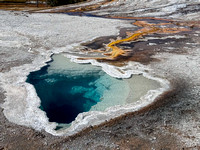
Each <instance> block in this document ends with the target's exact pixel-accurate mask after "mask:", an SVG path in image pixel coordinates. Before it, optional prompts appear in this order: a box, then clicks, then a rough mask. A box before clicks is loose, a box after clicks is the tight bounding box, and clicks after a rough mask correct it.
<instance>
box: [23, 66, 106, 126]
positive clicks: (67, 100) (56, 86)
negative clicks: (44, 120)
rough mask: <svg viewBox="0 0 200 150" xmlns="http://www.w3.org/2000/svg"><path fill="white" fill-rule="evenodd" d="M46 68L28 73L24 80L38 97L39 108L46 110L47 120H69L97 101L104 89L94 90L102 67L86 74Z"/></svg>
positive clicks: (66, 121)
mask: <svg viewBox="0 0 200 150" xmlns="http://www.w3.org/2000/svg"><path fill="white" fill-rule="evenodd" d="M49 67H50V65H47V66H45V67H43V68H41V69H40V70H38V71H35V72H31V73H30V74H29V75H28V78H27V82H28V83H31V84H32V85H34V87H35V89H36V92H37V95H38V97H39V98H40V99H41V106H40V109H42V110H43V111H45V112H46V114H47V117H48V118H49V121H50V122H57V123H71V122H72V121H73V120H75V118H76V117H77V115H78V114H79V113H82V112H87V111H89V110H90V108H91V107H92V106H93V105H95V104H97V102H99V101H100V98H101V94H102V92H103V91H104V89H103V90H102V89H101V90H96V89H97V87H96V85H95V81H96V80H97V79H99V77H100V76H101V74H102V73H103V72H102V71H101V70H96V71H94V72H92V73H91V72H90V73H88V74H87V75H81V74H77V75H68V73H67V70H65V73H53V74H52V73H51V74H49V73H48V71H47V70H48V68H49ZM70 73H71V70H69V74H70ZM103 74H105V73H103ZM104 88H105V86H104ZM105 90H106V88H105Z"/></svg>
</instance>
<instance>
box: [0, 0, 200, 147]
mask: <svg viewBox="0 0 200 150" xmlns="http://www.w3.org/2000/svg"><path fill="white" fill-rule="evenodd" d="M125 2H126V1H119V2H118V3H117V2H115V3H113V4H112V3H110V4H107V5H106V6H104V7H103V8H102V11H101V9H100V10H98V11H96V12H93V13H95V14H101V13H102V14H106V13H108V12H109V14H112V12H113V15H116V14H118V15H120V16H129V15H130V14H131V13H132V14H134V12H135V11H137V12H142V13H138V14H139V16H142V15H144V16H152V17H154V16H158V17H159V16H162V17H163V16H164V17H165V18H168V16H169V18H174V19H175V20H176V19H177V20H180V19H181V20H182V22H185V21H188V20H191V18H193V20H198V17H199V1H192V2H186V1H179V4H178V5H177V3H178V1H176V2H175V1H174V2H171V3H170V1H169V2H166V1H154V2H155V3H153V2H152V3H150V2H149V3H148V2H145V4H146V5H145V6H144V5H142V4H141V3H140V4H139V2H138V3H137V4H138V5H137V7H136V8H135V9H134V10H131V9H132V7H133V6H135V3H136V1H134V3H133V4H132V5H131V4H130V3H131V1H128V2H127V5H126V3H125ZM155 4H157V6H156V7H157V8H155ZM81 5H83V4H81ZM119 5H120V6H122V7H121V8H124V9H121V11H122V10H124V11H123V12H124V13H122V12H121V11H120V9H118V7H119ZM128 5H129V6H131V7H128ZM144 7H145V8H144ZM168 7H169V8H168ZM62 8H63V7H62ZM125 8H127V9H125ZM158 8H159V9H158ZM161 8H163V9H161ZM167 8H168V9H167ZM172 8H178V9H173V12H172V10H170V9H172ZM194 8H195V9H194ZM147 9H148V10H149V11H147ZM125 10H126V11H125ZM180 10H181V12H187V13H182V14H181V13H180ZM130 11H132V12H130ZM166 11H167V13H166ZM170 11H171V13H170ZM129 12H130V13H129ZM145 12H148V13H146V15H145V14H144V13H145ZM149 12H153V13H154V14H149ZM0 13H1V14H0V18H1V20H3V21H1V23H0V31H1V32H0V64H1V65H0V71H1V73H2V74H4V73H8V72H9V71H10V69H12V67H15V66H21V65H23V64H30V63H31V62H32V61H33V60H34V59H36V58H37V57H39V55H42V54H41V52H43V53H45V52H46V51H52V52H54V51H56V50H55V49H65V47H66V45H73V44H75V45H76V44H77V43H80V42H85V41H89V40H91V39H94V38H96V37H101V36H109V35H117V34H118V32H119V28H118V27H130V26H129V25H128V23H127V22H126V21H124V22H123V21H118V20H107V19H106V20H101V19H100V18H92V19H91V18H89V19H88V18H87V17H75V16H67V15H66V16H65V15H57V14H29V13H24V12H9V11H0ZM155 13H156V15H155ZM122 14H123V15H122ZM124 14H125V15H124ZM128 14H129V15H128ZM160 14H162V15H160ZM163 14H164V15H163ZM180 14H181V15H180ZM88 22H90V24H89V25H88ZM187 24H188V23H187ZM75 25H76V26H75ZM72 26H73V27H72ZM74 26H75V27H74ZM69 27H70V28H69ZM193 28H195V29H192V32H190V33H189V34H188V35H186V34H185V35H179V37H181V38H182V37H183V36H186V37H184V38H183V39H180V40H177V39H176V38H174V37H173V38H171V40H169V41H163V43H162V42H160V43H161V45H159V43H156V42H155V41H154V42H155V43H156V44H157V46H158V47H156V48H160V49H161V50H160V51H156V52H155V53H154V55H153V56H152V57H153V58H156V59H158V60H159V61H154V62H150V63H149V64H147V67H149V68H151V69H152V70H151V71H150V73H151V74H154V75H156V76H159V77H162V78H166V79H168V80H169V81H170V82H171V85H172V87H173V90H172V91H171V92H168V93H165V94H164V95H162V96H161V97H160V98H159V99H157V101H156V102H154V103H153V104H152V105H150V106H149V107H146V108H144V109H142V110H140V111H137V112H133V113H129V114H127V115H124V116H122V117H119V118H116V119H113V120H111V121H110V122H107V123H105V124H102V125H100V126H98V127H91V128H89V129H87V130H85V131H83V132H81V133H80V134H77V135H75V136H72V137H57V136H53V135H50V134H48V133H46V132H45V131H36V130H34V129H32V128H30V127H25V126H20V125H17V124H15V123H12V122H14V120H11V121H12V122H10V121H8V120H7V119H6V118H5V116H4V113H3V108H0V111H1V113H0V149H2V150H4V149H13V150H16V149H19V150H25V149H27V150H30V149H42V150H43V149H74V150H77V149H102V150H104V149H121V150H129V149H141V150H143V149H147V150H148V149H156V150H157V149H159V150H160V149H162V150H167V149H172V150H176V149H177V150H179V149H188V150H189V149H193V150H198V149H200V112H199V111H200V102H199V101H200V69H199V68H200V58H199V57H200V38H199V37H200V36H199V35H200V30H199V29H198V23H197V24H194V25H193ZM66 33H67V34H66ZM169 36H170V35H167V37H168V39H170V37H169ZM152 37H154V38H155V36H154V35H151V36H149V37H148V36H147V37H146V38H147V39H151V38H152ZM157 38H159V37H157ZM173 40H174V41H175V43H177V44H174V45H173ZM161 41H162V40H161ZM151 42H152V41H151ZM151 42H149V43H151ZM149 43H146V44H147V45H148V44H149ZM149 45H150V44H149ZM142 46H143V47H144V48H145V47H146V45H142ZM147 49H152V48H151V47H147ZM171 49H176V50H177V49H178V52H177V51H176V53H173V52H170V50H171ZM167 50H169V51H167ZM6 95H7V94H6V93H5V91H3V88H1V89H0V103H1V105H2V104H3V103H4V101H5V99H6ZM14 100H15V98H13V101H14ZM15 105H16V107H17V104H15ZM24 105H25V104H24Z"/></svg>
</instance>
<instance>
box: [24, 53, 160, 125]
mask: <svg viewBox="0 0 200 150" xmlns="http://www.w3.org/2000/svg"><path fill="white" fill-rule="evenodd" d="M52 58H53V60H52V61H51V62H49V63H48V65H47V66H45V67H43V68H41V69H40V70H38V71H35V72H31V73H30V74H29V75H28V78H27V82H28V83H30V84H32V85H33V86H34V87H35V89H36V92H37V95H38V97H39V98H40V100H41V105H40V109H42V110H43V111H45V112H46V115H47V117H48V118H49V121H50V122H57V123H60V124H63V123H64V124H70V123H71V122H72V121H74V120H75V118H76V117H77V115H78V114H79V113H82V112H88V111H104V110H105V109H106V108H108V107H111V106H115V105H125V104H128V103H133V102H134V101H137V100H139V98H140V97H141V96H143V95H145V94H146V93H147V91H149V90H150V89H157V88H159V87H160V84H159V83H158V82H156V81H153V80H149V79H147V78H145V77H143V76H141V75H134V76H133V77H131V78H129V79H117V78H113V77H111V76H109V75H108V74H106V73H105V72H104V71H102V69H101V67H97V66H93V65H91V64H77V63H74V62H71V61H70V60H69V59H68V58H66V57H64V56H63V55H54V56H53V57H52Z"/></svg>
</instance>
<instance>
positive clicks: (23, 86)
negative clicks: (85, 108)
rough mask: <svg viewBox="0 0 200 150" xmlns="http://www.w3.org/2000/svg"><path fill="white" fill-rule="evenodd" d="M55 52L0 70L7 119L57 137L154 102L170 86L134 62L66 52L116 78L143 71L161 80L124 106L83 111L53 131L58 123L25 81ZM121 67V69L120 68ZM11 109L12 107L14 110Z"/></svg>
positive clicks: (71, 133)
mask: <svg viewBox="0 0 200 150" xmlns="http://www.w3.org/2000/svg"><path fill="white" fill-rule="evenodd" d="M51 55H52V53H50V52H49V53H44V55H42V56H39V57H37V58H36V59H35V60H34V61H33V63H32V64H25V65H22V66H19V67H13V68H12V69H11V70H10V71H9V72H6V73H0V78H1V79H2V80H1V84H2V87H3V88H4V90H5V91H6V94H5V95H6V99H5V103H4V104H2V106H1V107H3V108H4V110H3V113H4V115H5V116H6V118H7V119H8V120H9V121H11V122H14V123H16V124H19V125H24V126H28V127H32V128H34V129H36V130H39V131H40V130H45V131H46V132H48V133H51V134H53V135H56V136H63V135H64V136H69V135H73V134H75V133H78V132H79V131H81V130H83V129H85V128H87V127H89V126H93V125H99V124H101V123H103V122H105V121H108V120H110V119H112V118H115V117H118V116H120V115H123V114H125V113H127V112H134V111H137V110H139V109H141V108H143V107H145V106H147V105H149V104H150V103H152V102H153V101H154V100H155V99H156V98H157V97H158V96H159V95H160V94H162V93H163V92H165V91H167V90H169V89H170V86H169V82H168V81H167V80H164V79H161V78H157V77H153V76H151V75H150V74H147V73H146V72H144V70H147V69H148V68H145V67H144V66H143V65H141V64H139V63H135V62H130V63H129V64H128V65H126V66H124V67H114V66H111V65H108V64H106V63H99V62H97V61H96V60H92V59H91V60H78V59H77V57H76V56H73V55H69V54H65V56H66V57H68V58H70V59H71V61H73V62H77V63H91V64H92V65H96V66H101V67H102V70H103V71H105V72H106V73H107V74H109V75H110V76H112V77H115V78H130V77H131V75H133V74H141V73H142V74H143V76H144V77H146V78H149V79H151V80H156V81H158V82H159V83H160V85H161V88H158V89H156V90H150V91H148V92H147V94H146V95H144V96H143V97H141V98H140V99H139V100H138V101H136V102H134V103H131V104H127V105H124V106H119V105H117V106H113V107H109V108H107V109H106V110H105V111H91V112H84V113H80V114H79V115H78V116H77V117H76V119H75V121H73V122H72V123H71V126H70V127H68V128H66V129H64V128H63V129H62V130H58V131H56V130H54V129H55V128H56V126H57V123H55V122H49V121H48V118H47V116H46V114H45V112H44V111H42V110H41V109H39V106H40V99H39V97H38V96H37V94H36V91H35V88H34V87H33V85H31V84H29V83H27V82H25V81H26V79H27V75H28V74H29V73H30V72H32V71H36V70H39V69H40V68H41V67H43V66H44V65H46V62H48V61H50V60H51V57H50V56H51ZM119 69H120V70H121V71H119ZM122 72H123V73H122ZM11 108H12V109H11Z"/></svg>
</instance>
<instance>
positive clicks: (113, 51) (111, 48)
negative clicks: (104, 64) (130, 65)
mask: <svg viewBox="0 0 200 150" xmlns="http://www.w3.org/2000/svg"><path fill="white" fill-rule="evenodd" d="M134 18H136V17H134ZM154 19H156V18H154ZM133 24H134V25H136V26H138V27H142V28H141V29H139V30H137V31H135V32H134V33H130V32H127V35H128V37H127V38H124V39H117V40H115V41H112V42H110V43H109V44H107V45H106V50H105V51H106V53H105V51H100V50H91V51H90V52H101V53H103V54H104V55H105V56H107V57H97V58H93V59H96V60H115V59H116V58H118V57H120V56H127V55H128V53H129V52H130V51H131V50H124V49H121V48H119V47H118V46H117V44H121V43H124V42H130V41H136V40H138V39H139V38H142V37H143V36H145V35H149V34H155V33H156V34H175V33H179V32H183V31H190V30H189V29H188V28H185V27H175V28H168V27H165V26H167V25H173V24H172V23H171V22H169V23H159V24H153V23H148V22H147V21H136V22H134V23H133ZM80 59H83V60H84V59H91V58H80Z"/></svg>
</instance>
